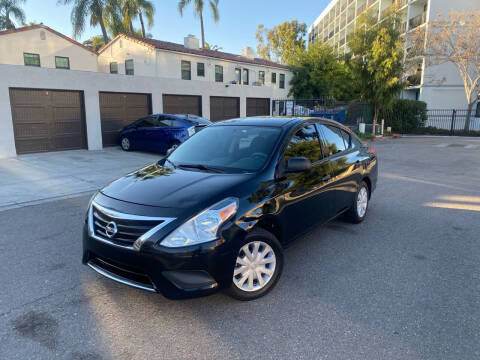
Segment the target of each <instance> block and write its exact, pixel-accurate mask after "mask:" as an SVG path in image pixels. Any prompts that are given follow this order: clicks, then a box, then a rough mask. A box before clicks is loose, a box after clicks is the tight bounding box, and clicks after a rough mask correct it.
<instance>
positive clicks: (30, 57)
mask: <svg viewBox="0 0 480 360" xmlns="http://www.w3.org/2000/svg"><path fill="white" fill-rule="evenodd" d="M23 60H24V62H25V65H27V66H40V55H38V54H28V53H24V54H23Z"/></svg>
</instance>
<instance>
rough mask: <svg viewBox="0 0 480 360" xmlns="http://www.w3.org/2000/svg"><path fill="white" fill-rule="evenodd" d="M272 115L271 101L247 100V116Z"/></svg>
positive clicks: (266, 99)
mask: <svg viewBox="0 0 480 360" xmlns="http://www.w3.org/2000/svg"><path fill="white" fill-rule="evenodd" d="M268 115H270V99H268V98H247V116H268Z"/></svg>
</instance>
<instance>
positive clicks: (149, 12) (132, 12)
mask: <svg viewBox="0 0 480 360" xmlns="http://www.w3.org/2000/svg"><path fill="white" fill-rule="evenodd" d="M143 14H145V16H146V18H147V21H148V28H149V29H151V28H152V26H153V15H154V14H155V8H154V6H153V4H152V2H151V1H148V0H123V1H122V15H123V23H124V26H128V28H129V30H130V33H132V34H134V33H135V30H134V28H133V24H132V22H133V20H135V19H136V18H137V17H138V19H139V20H140V25H141V27H142V37H143V38H145V37H146V33H145V23H144V20H143Z"/></svg>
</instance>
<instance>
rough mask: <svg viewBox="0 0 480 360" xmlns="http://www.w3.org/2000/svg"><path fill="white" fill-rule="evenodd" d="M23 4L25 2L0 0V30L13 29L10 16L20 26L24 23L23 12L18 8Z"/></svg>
mask: <svg viewBox="0 0 480 360" xmlns="http://www.w3.org/2000/svg"><path fill="white" fill-rule="evenodd" d="M23 3H25V0H0V29H7V30H8V29H15V24H14V23H13V21H12V19H11V18H10V16H13V17H14V18H15V20H17V21H18V22H20V23H21V24H22V25H23V24H24V23H25V12H24V11H23V9H22V8H21V7H20V4H23Z"/></svg>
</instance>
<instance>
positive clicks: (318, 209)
mask: <svg viewBox="0 0 480 360" xmlns="http://www.w3.org/2000/svg"><path fill="white" fill-rule="evenodd" d="M292 157H306V158H307V159H309V160H310V161H311V162H312V169H311V170H310V171H308V172H305V173H291V174H285V175H283V178H282V179H281V181H280V182H281V184H279V185H280V188H281V189H283V190H282V195H281V197H280V199H279V200H280V203H281V204H280V206H281V208H282V210H281V214H280V217H281V223H282V224H283V225H282V226H283V227H284V233H285V235H286V237H285V238H286V239H289V240H290V239H293V238H294V237H296V236H298V235H300V234H302V233H303V232H305V231H307V230H308V229H309V228H311V227H312V226H314V225H316V224H318V223H322V222H324V221H327V220H328V219H329V218H330V217H331V213H332V211H331V195H330V190H329V185H330V182H331V175H330V164H329V162H328V160H325V159H324V157H323V153H322V150H321V147H320V140H319V137H318V133H317V130H316V128H315V125H314V124H307V125H302V127H300V128H298V129H296V130H295V131H294V133H293V134H292V136H291V137H290V139H289V140H288V142H287V145H286V147H285V149H284V152H283V157H282V160H280V161H281V164H280V165H283V166H285V165H286V163H287V161H288V159H290V158H292Z"/></svg>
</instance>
